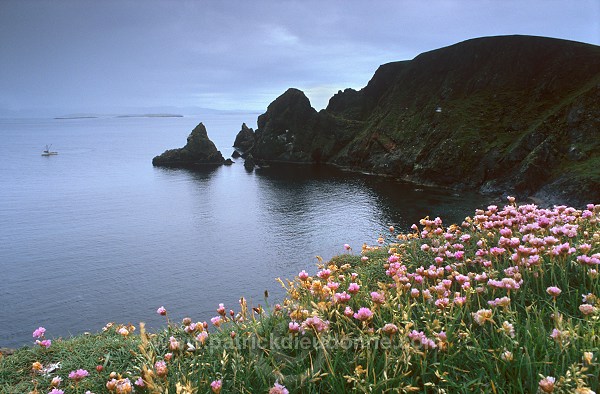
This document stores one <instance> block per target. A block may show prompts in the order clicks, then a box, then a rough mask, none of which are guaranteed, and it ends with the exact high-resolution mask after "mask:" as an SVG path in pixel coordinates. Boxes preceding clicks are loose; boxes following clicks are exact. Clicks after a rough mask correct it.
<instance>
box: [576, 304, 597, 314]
mask: <svg viewBox="0 0 600 394" xmlns="http://www.w3.org/2000/svg"><path fill="white" fill-rule="evenodd" d="M579 311H580V312H581V313H583V314H584V315H591V314H592V313H594V312H596V307H594V306H593V305H590V304H581V305H579Z"/></svg>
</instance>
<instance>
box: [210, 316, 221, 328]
mask: <svg viewBox="0 0 600 394" xmlns="http://www.w3.org/2000/svg"><path fill="white" fill-rule="evenodd" d="M210 322H211V323H212V324H213V325H215V326H216V327H220V326H221V323H222V322H223V320H222V318H221V316H215V317H213V318H211V319H210Z"/></svg>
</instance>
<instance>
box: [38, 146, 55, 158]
mask: <svg viewBox="0 0 600 394" xmlns="http://www.w3.org/2000/svg"><path fill="white" fill-rule="evenodd" d="M51 146H52V145H46V149H45V150H44V151H43V152H42V156H54V155H58V152H53V151H51V150H50V147H51Z"/></svg>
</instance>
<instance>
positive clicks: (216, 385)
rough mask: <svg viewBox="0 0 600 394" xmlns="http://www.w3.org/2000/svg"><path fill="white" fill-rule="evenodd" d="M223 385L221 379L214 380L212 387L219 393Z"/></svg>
mask: <svg viewBox="0 0 600 394" xmlns="http://www.w3.org/2000/svg"><path fill="white" fill-rule="evenodd" d="M222 387H223V382H222V381H221V380H220V379H219V380H213V381H212V383H211V384H210V388H211V390H212V391H213V393H215V394H219V393H220V392H221V388H222Z"/></svg>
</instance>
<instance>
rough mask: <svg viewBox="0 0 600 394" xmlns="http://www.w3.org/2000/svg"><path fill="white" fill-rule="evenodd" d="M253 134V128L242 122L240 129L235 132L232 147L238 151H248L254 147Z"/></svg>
mask: <svg viewBox="0 0 600 394" xmlns="http://www.w3.org/2000/svg"><path fill="white" fill-rule="evenodd" d="M254 142H255V135H254V130H252V129H251V128H249V127H248V126H246V123H243V124H242V129H241V130H240V131H239V132H238V133H237V135H236V137H235V142H234V143H233V147H234V148H236V149H237V150H239V151H240V152H246V153H247V152H250V150H251V149H252V147H254Z"/></svg>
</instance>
